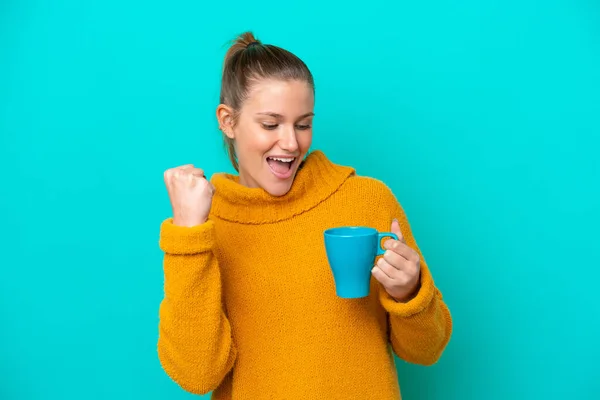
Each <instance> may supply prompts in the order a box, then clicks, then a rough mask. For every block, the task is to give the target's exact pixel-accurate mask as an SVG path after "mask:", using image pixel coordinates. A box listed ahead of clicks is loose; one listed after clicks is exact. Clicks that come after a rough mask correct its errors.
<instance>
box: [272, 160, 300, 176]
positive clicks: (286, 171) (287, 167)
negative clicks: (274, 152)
mask: <svg viewBox="0 0 600 400" xmlns="http://www.w3.org/2000/svg"><path fill="white" fill-rule="evenodd" d="M296 159H297V157H267V164H269V168H270V169H271V172H272V173H273V175H275V176H276V177H278V178H281V179H286V178H289V177H290V176H291V175H292V172H293V168H292V167H293V165H294V163H295V161H296Z"/></svg>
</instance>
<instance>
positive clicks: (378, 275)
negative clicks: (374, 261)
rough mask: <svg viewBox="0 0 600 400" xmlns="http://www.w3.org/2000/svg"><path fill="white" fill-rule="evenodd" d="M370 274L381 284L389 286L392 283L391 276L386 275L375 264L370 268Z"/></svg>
mask: <svg viewBox="0 0 600 400" xmlns="http://www.w3.org/2000/svg"><path fill="white" fill-rule="evenodd" d="M371 275H373V277H375V279H377V280H378V281H379V282H380V283H381V284H382V285H383V286H387V287H390V286H392V285H393V284H394V281H393V279H392V278H390V277H389V276H387V275H386V274H385V272H383V271H382V270H381V269H380V268H379V267H378V266H377V265H376V266H375V267H373V269H372V270H371Z"/></svg>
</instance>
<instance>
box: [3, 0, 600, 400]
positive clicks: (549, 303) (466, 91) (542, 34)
mask: <svg viewBox="0 0 600 400" xmlns="http://www.w3.org/2000/svg"><path fill="white" fill-rule="evenodd" d="M201 3H202V2H198V1H172V2H157V1H137V0H134V1H128V2H118V1H116V0H105V1H91V0H88V1H75V0H54V1H41V0H40V1H34V0H20V1H17V0H3V1H2V2H0V173H1V184H0V209H1V210H2V213H3V215H2V223H1V229H0V239H1V240H0V246H1V248H0V251H1V252H0V255H1V257H0V268H1V269H0V271H1V275H0V321H1V322H0V360H1V361H0V399H6V400H13V399H23V400H29V399H63V400H70V399H84V398H85V399H90V400H92V399H167V398H168V399H185V398H193V396H192V395H190V394H187V393H185V392H184V391H183V390H181V389H180V388H179V387H178V386H177V385H176V384H174V383H173V382H172V381H171V380H170V379H169V378H168V377H167V376H166V375H165V373H164V372H163V371H162V369H161V367H160V364H159V362H158V359H157V354H156V339H157V324H158V307H159V303H160V301H161V298H162V283H163V276H162V264H161V263H162V254H161V252H160V250H159V248H158V232H159V224H160V222H161V221H162V220H163V219H164V218H166V217H168V216H169V213H170V205H169V202H168V198H167V194H166V190H165V188H164V183H163V176H162V173H163V171H164V170H165V169H167V168H170V167H173V166H176V165H180V164H185V163H190V162H192V163H195V164H197V165H198V166H200V167H202V168H204V169H205V170H206V171H207V173H208V174H212V173H214V172H218V171H228V172H231V171H232V169H231V166H230V165H229V164H228V160H227V156H226V154H225V152H224V149H223V145H222V141H221V136H220V132H219V131H218V130H217V124H216V121H215V116H214V115H215V107H216V105H217V103H218V96H219V83H220V82H219V79H220V70H221V63H222V59H223V55H224V53H225V51H226V48H227V47H226V45H227V41H228V40H230V39H232V38H233V37H235V35H236V34H238V33H240V32H242V31H244V30H247V29H252V30H254V31H255V33H256V35H257V36H258V38H259V39H261V40H263V41H264V42H267V43H273V44H276V45H280V46H282V47H285V48H287V49H289V50H291V51H293V52H295V53H296V54H297V55H298V56H300V57H301V58H303V59H304V60H305V61H306V62H307V64H308V65H309V66H310V68H311V69H312V71H313V73H314V75H315V80H316V87H317V103H316V114H317V117H316V119H315V123H314V135H315V138H314V145H313V148H314V149H321V150H324V151H325V152H326V153H327V154H328V155H329V157H330V158H331V159H332V160H333V161H335V162H338V163H341V164H346V165H352V166H354V167H355V168H356V169H357V170H358V172H359V173H360V174H363V175H370V176H374V177H376V178H379V179H382V180H384V181H385V182H386V183H387V184H388V185H389V186H390V187H391V188H392V189H393V190H394V192H395V193H396V194H397V196H398V198H399V199H400V201H401V203H402V204H403V206H404V207H405V210H406V212H407V214H408V216H409V219H410V221H411V224H412V227H413V231H414V233H415V235H416V238H417V241H418V243H419V245H420V246H421V248H422V250H423V252H424V254H425V257H426V259H427V261H428V263H429V265H430V267H431V269H432V270H433V273H434V278H435V279H436V283H437V285H438V286H439V287H440V289H441V290H442V292H443V293H444V296H445V298H446V300H447V302H448V304H449V306H450V309H451V311H452V315H453V318H454V324H455V325H454V335H453V337H452V340H451V342H450V345H449V346H448V348H447V350H446V352H445V353H444V355H443V357H442V359H441V360H440V362H439V363H438V364H437V365H435V366H433V367H429V368H426V367H420V366H414V365H408V364H406V363H404V362H401V361H399V362H398V370H399V374H400V383H401V387H402V391H403V395H404V398H405V399H440V400H441V399H444V400H447V399H462V400H464V399H478V400H479V399H509V398H510V399H538V398H539V399H562V398H570V399H598V398H600V368H599V367H598V358H599V356H600V350H599V344H598V338H599V337H600V312H599V307H598V303H599V302H598V295H597V293H598V292H597V290H598V289H597V288H598V284H597V282H598V278H599V277H600V273H599V267H600V260H599V258H600V257H599V256H598V246H597V245H596V242H597V241H598V239H599V235H598V225H599V224H600V215H599V211H598V205H599V204H600V201H599V200H600V196H599V191H600V189H599V186H600V184H599V182H600V177H599V161H598V150H599V139H598V137H599V135H600V5H599V3H597V2H596V1H590V0H588V1H585V0H550V1H544V2H541V1H539V2H538V1H533V0H520V1H516V0H505V1H490V0H478V1H476V0H471V1H463V2H452V1H441V0H437V1H434V0H425V1H421V2H397V1H394V2H392V1H390V2H383V1H379V0H375V1H369V2H366V3H361V4H359V3H355V4H354V5H351V4H349V3H342V2H336V3H331V2H322V1H319V2H317V1H312V0H307V1H302V2H291V1H290V2H280V1H277V2H275V1H264V2H261V3H260V4H251V3H248V2H244V1H236V0H230V1H227V2H226V3H223V5H217V2H210V3H207V4H201ZM366 384H368V383H366Z"/></svg>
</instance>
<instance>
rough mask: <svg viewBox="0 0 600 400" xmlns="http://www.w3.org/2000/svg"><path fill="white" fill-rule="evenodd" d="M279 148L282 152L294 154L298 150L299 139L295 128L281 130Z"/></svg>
mask: <svg viewBox="0 0 600 400" xmlns="http://www.w3.org/2000/svg"><path fill="white" fill-rule="evenodd" d="M279 146H280V147H281V150H284V151H287V152H290V153H294V152H296V150H298V139H297V138H296V129H294V127H291V128H287V127H286V128H285V129H282V130H281V135H280V137H279Z"/></svg>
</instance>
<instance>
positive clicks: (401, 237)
mask: <svg viewBox="0 0 600 400" xmlns="http://www.w3.org/2000/svg"><path fill="white" fill-rule="evenodd" d="M392 233H395V234H396V236H398V240H399V241H401V242H403V243H406V240H404V235H402V231H401V230H400V222H398V220H397V219H396V218H394V220H393V221H392Z"/></svg>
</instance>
